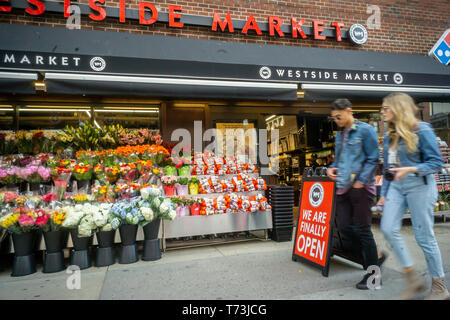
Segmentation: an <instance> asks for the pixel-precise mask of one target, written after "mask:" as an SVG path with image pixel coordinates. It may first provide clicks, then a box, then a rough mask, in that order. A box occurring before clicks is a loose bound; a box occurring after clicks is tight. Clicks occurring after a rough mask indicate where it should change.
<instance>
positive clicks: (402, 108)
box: [383, 92, 419, 153]
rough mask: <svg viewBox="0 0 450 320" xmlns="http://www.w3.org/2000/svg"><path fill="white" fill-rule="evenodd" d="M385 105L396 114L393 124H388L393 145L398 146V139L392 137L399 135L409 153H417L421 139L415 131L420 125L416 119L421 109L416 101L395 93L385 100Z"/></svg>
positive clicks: (403, 94) (405, 95)
mask: <svg viewBox="0 0 450 320" xmlns="http://www.w3.org/2000/svg"><path fill="white" fill-rule="evenodd" d="M383 105H384V106H388V107H389V108H390V109H391V111H392V113H393V114H394V119H393V122H389V124H388V132H389V134H390V136H391V145H393V143H394V144H395V145H396V144H397V142H398V139H392V136H393V135H395V134H397V135H398V137H400V138H402V139H403V141H404V142H405V145H406V149H407V150H408V152H409V153H411V152H415V151H417V142H418V141H419V137H418V136H417V134H416V133H415V132H414V131H415V130H416V129H417V125H418V123H419V121H418V120H417V118H416V115H417V113H418V111H419V108H417V106H416V104H415V103H414V100H413V99H412V98H411V97H410V96H409V95H407V94H405V93H401V92H395V93H391V94H390V95H388V96H386V97H385V98H384V99H383ZM394 140H395V141H394Z"/></svg>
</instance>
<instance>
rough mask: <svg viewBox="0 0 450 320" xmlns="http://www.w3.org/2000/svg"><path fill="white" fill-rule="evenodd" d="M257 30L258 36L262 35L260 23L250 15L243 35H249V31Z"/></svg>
mask: <svg viewBox="0 0 450 320" xmlns="http://www.w3.org/2000/svg"><path fill="white" fill-rule="evenodd" d="M249 29H250V30H255V31H256V33H257V34H258V35H262V32H261V29H259V26H258V23H257V22H256V21H255V18H254V17H253V15H252V14H250V15H249V17H248V19H247V22H246V23H245V26H244V29H242V33H244V34H247V31H248V30H249Z"/></svg>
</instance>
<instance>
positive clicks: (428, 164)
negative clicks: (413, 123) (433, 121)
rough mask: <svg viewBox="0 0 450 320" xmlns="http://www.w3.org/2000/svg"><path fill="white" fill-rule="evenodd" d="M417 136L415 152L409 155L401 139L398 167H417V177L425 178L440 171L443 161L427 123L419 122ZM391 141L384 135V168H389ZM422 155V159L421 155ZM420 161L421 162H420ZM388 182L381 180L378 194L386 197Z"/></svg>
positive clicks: (431, 129)
mask: <svg viewBox="0 0 450 320" xmlns="http://www.w3.org/2000/svg"><path fill="white" fill-rule="evenodd" d="M416 133H417V135H418V136H419V142H418V146H417V151H416V152H413V153H409V152H408V151H407V149H406V146H405V143H404V141H403V140H402V139H399V142H398V151H397V152H398V158H399V160H400V165H401V166H402V167H417V169H418V172H417V174H415V175H417V176H419V177H422V176H427V175H429V174H433V173H435V172H438V171H439V170H441V168H442V166H443V165H444V160H442V154H441V151H440V150H439V146H438V143H437V140H436V135H435V134H434V130H433V128H432V127H431V125H430V124H429V123H426V122H420V123H419V125H418V128H417V131H416ZM390 141H391V139H390V137H389V133H388V132H386V133H385V134H384V141H383V149H384V154H383V159H384V161H383V163H384V168H388V167H389V163H388V156H389V143H390ZM421 153H422V159H421V155H420V154H421ZM421 160H422V161H421ZM389 184H390V181H387V180H386V179H383V186H382V187H381V192H380V194H381V195H382V196H386V194H387V190H388V188H389Z"/></svg>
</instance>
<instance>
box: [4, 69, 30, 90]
mask: <svg viewBox="0 0 450 320" xmlns="http://www.w3.org/2000/svg"><path fill="white" fill-rule="evenodd" d="M37 79H38V76H37V74H36V73H19V72H0V93H4V94H33V93H36V90H35V88H34V84H33V82H34V81H36V80H37Z"/></svg>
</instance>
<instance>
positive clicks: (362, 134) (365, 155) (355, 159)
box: [330, 120, 380, 188]
mask: <svg viewBox="0 0 450 320" xmlns="http://www.w3.org/2000/svg"><path fill="white" fill-rule="evenodd" d="M335 144H336V148H335V161H334V162H333V163H332V164H331V165H330V168H336V167H338V165H339V160H340V157H343V159H342V160H343V161H344V163H345V165H344V166H343V167H342V168H341V167H339V168H338V169H339V170H338V180H337V185H336V186H337V188H346V187H349V186H350V185H353V183H355V182H357V181H359V182H360V183H362V184H364V185H367V184H371V183H374V182H375V177H374V172H375V169H376V167H377V165H378V161H379V156H380V151H379V148H378V137H377V134H376V132H375V130H374V129H373V127H372V126H371V125H369V124H367V123H365V122H361V121H358V120H355V123H354V124H353V125H352V126H351V128H350V130H349V131H348V137H347V144H346V146H345V150H344V152H342V132H341V131H339V132H338V133H337V135H336V138H335Z"/></svg>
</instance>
